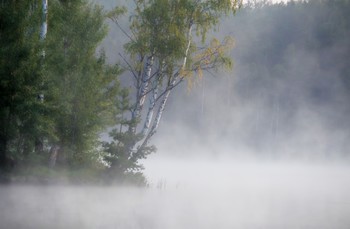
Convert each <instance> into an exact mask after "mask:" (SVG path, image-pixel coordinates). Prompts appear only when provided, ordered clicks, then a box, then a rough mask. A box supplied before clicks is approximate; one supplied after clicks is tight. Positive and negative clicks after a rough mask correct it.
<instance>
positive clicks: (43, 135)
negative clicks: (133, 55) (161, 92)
mask: <svg viewBox="0 0 350 229" xmlns="http://www.w3.org/2000/svg"><path fill="white" fill-rule="evenodd" d="M39 2H40V1H34V0H33V1H5V2H3V3H1V4H0V18H1V19H0V44H1V46H0V47H1V49H0V52H1V56H0V58H1V59H0V74H1V81H0V87H1V88H0V93H1V101H0V103H1V110H0V116H1V121H0V146H1V148H0V156H1V157H0V162H1V165H0V168H1V169H5V170H6V171H8V172H11V173H12V174H13V177H12V178H11V179H15V180H23V179H24V180H26V179H27V178H28V179H29V177H31V176H32V177H37V179H39V180H46V179H53V180H55V179H58V177H65V174H66V175H67V177H69V179H73V180H74V179H75V178H74V177H76V179H85V178H84V176H82V173H85V172H79V171H90V173H91V176H90V175H87V177H90V178H91V179H93V177H96V178H97V177H101V173H103V169H104V168H105V166H104V165H103V161H102V155H101V154H103V153H102V151H101V149H100V148H101V147H100V142H99V139H100V133H101V132H102V131H103V130H105V128H106V127H107V126H108V125H110V124H111V122H112V120H113V117H114V116H115V115H117V114H118V112H119V108H118V106H119V105H118V104H119V100H118V96H119V94H120V93H122V90H121V87H120V84H119V81H118V75H119V74H120V73H121V70H120V68H119V67H118V66H117V65H115V66H110V65H107V64H106V60H105V55H104V53H103V51H101V52H100V53H99V54H97V48H98V45H99V43H100V42H101V40H102V39H103V38H104V37H105V36H106V32H107V29H106V26H105V24H104V20H105V17H104V13H103V11H102V8H101V7H98V6H94V5H92V4H90V3H88V2H87V1H84V0H79V1H50V5H49V14H48V15H49V17H48V20H49V32H48V34H47V36H46V39H45V41H43V40H40V36H39V35H40V32H39V30H40V25H41V23H42V16H41V15H42V10H41V5H40V4H39ZM43 51H45V52H44V54H45V55H44V56H43V55H42V54H43ZM38 95H43V97H42V96H41V97H40V99H38ZM49 158H50V160H51V161H54V162H55V163H51V165H52V166H55V167H54V168H53V169H52V168H51V169H50V170H49V168H48V164H49ZM56 159H57V160H56ZM56 162H57V163H56ZM51 170H52V171H51ZM47 171H50V172H47ZM64 171H72V174H70V173H65V172H64ZM74 171H76V172H74ZM40 174H42V175H40ZM45 174H46V175H45ZM50 174H52V176H51V175H50ZM55 174H56V175H55ZM77 174H81V175H77ZM17 176H18V177H17ZM4 177H7V175H6V176H4ZM16 177H17V178H16ZM40 177H41V178H40ZM55 177H57V178H55ZM90 178H88V179H90ZM4 179H5V178H4ZM6 179H10V178H6ZM33 179H34V178H33Z"/></svg>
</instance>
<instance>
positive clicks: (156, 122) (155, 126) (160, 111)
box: [140, 22, 193, 148]
mask: <svg viewBox="0 0 350 229" xmlns="http://www.w3.org/2000/svg"><path fill="white" fill-rule="evenodd" d="M192 28H193V23H192V22H190V25H189V29H188V33H187V38H188V43H187V47H186V50H185V55H184V59H183V63H182V69H183V70H184V69H185V68H186V64H187V58H188V53H189V50H190V47H191V42H192ZM178 80H179V76H178V75H177V76H176V77H174V79H173V80H172V81H171V83H170V85H169V86H168V87H167V89H166V90H167V91H166V93H165V94H164V97H163V99H162V101H161V103H160V105H159V108H158V111H157V116H156V117H155V119H154V122H153V125H152V128H151V130H150V131H149V132H148V134H147V136H146V137H145V139H144V140H143V142H142V144H141V146H140V148H143V147H145V146H146V145H147V144H148V142H149V140H150V139H151V137H152V136H153V135H154V134H155V133H156V131H157V129H158V127H159V123H160V120H161V118H162V115H163V112H164V109H165V105H166V103H167V101H168V98H169V95H170V93H171V90H172V89H173V87H174V85H175V83H176V82H177V81H178ZM151 113H152V116H153V109H152V111H151ZM148 121H149V122H150V121H151V120H148ZM148 129H149V127H148Z"/></svg>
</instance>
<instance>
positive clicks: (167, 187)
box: [0, 160, 350, 229]
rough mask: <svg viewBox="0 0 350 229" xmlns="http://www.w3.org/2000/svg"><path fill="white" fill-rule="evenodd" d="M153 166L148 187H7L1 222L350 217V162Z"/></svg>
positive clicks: (239, 224)
mask: <svg viewBox="0 0 350 229" xmlns="http://www.w3.org/2000/svg"><path fill="white" fill-rule="evenodd" d="M149 166H150V171H149V175H150V176H151V177H152V178H151V181H152V182H153V181H154V182H155V184H154V185H151V187H149V188H127V187H82V186H76V187H65V186H45V187H38V186H33V187H28V186H7V187H1V189H0V198H1V201H0V206H1V214H0V221H1V228H152V229H158V228H159V229H160V228H344V229H345V228H349V225H350V219H349V217H348V216H349V213H350V199H349V191H350V175H349V174H350V173H349V172H350V171H349V168H348V167H344V166H331V165H327V166H325V165H301V164H290V163H270V162H266V163H261V162H259V163H256V162H239V163H238V162H233V161H228V160H225V161H220V162H208V161H205V160H201V161H197V162H194V161H188V162H187V163H186V162H184V161H177V160H171V161H168V162H165V164H164V161H163V163H161V164H157V165H155V164H153V165H152V166H151V164H149ZM151 168H152V169H151ZM153 173H154V174H153ZM156 177H158V178H156ZM155 178H156V179H155ZM152 179H155V180H152ZM157 179H160V180H157Z"/></svg>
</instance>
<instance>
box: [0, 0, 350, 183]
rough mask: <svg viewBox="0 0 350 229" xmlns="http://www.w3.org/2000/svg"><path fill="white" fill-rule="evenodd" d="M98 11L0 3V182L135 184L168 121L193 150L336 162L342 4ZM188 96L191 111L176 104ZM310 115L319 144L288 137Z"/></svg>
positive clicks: (343, 90) (345, 78) (345, 2)
mask: <svg viewBox="0 0 350 229" xmlns="http://www.w3.org/2000/svg"><path fill="white" fill-rule="evenodd" d="M110 2H111V1H101V2H99V1H96V2H90V1H87V0H52V1H48V3H49V5H48V11H47V14H45V13H44V15H45V16H43V10H42V5H41V4H42V3H41V1H37V0H30V1H27V0H26V1H24V0H22V1H6V0H2V1H0V77H1V78H0V96H1V98H0V170H1V174H0V181H1V182H3V183H9V182H10V183H11V182H12V183H22V182H29V183H31V182H33V183H78V184H84V183H96V184H104V183H114V182H122V183H125V182H127V183H131V184H136V185H146V184H147V180H146V178H145V177H144V175H143V172H142V171H143V166H142V163H141V162H140V161H141V160H143V159H146V158H147V156H148V155H150V154H151V153H154V152H155V151H156V146H157V144H154V143H153V142H152V139H153V138H152V137H153V135H154V136H155V137H156V136H157V134H162V132H163V133H164V132H165V134H166V132H167V131H168V132H170V133H171V132H173V131H174V129H172V126H171V125H170V126H167V123H170V122H175V123H176V120H177V119H179V117H186V119H184V120H182V122H183V123H185V125H186V126H189V127H191V129H192V131H191V132H190V133H183V135H184V136H188V135H196V133H195V131H194V130H196V131H198V132H197V135H198V134H199V133H200V132H201V133H208V134H206V135H205V136H201V141H203V142H210V143H213V142H215V141H216V140H218V139H220V140H224V141H227V142H229V145H230V146H232V147H235V146H237V145H242V144H244V145H249V147H250V148H251V149H254V151H255V152H258V154H272V155H274V156H282V155H279V154H280V152H283V153H284V154H289V155H293V154H295V152H294V151H293V150H292V149H293V145H298V147H299V148H298V150H299V151H302V148H303V147H304V148H305V150H306V149H309V148H310V145H311V146H315V147H316V148H315V151H317V155H320V154H321V155H323V156H332V153H337V155H339V154H340V155H342V156H350V155H349V152H347V151H348V149H349V143H348V141H347V139H348V137H349V136H350V133H349V131H348V130H349V128H350V120H349V118H348V114H349V112H350V104H349V99H350V98H349V97H350V78H349V77H350V70H349V68H348V67H349V66H350V39H349V36H350V14H349V12H350V1H349V0H310V1H302V2H295V1H290V2H288V3H275V4H273V3H269V2H254V3H252V2H250V3H249V2H248V3H245V4H243V5H241V4H240V2H238V1H237V2H236V1H234V2H233V3H232V1H204V3H198V1H190V0H179V1H168V0H153V1H135V6H134V8H133V10H134V11H131V12H130V9H129V8H130V6H129V5H128V6H122V5H120V6H117V7H115V5H117V4H118V3H116V4H114V3H113V4H110ZM102 3H103V5H99V4H102ZM231 4H232V5H231ZM112 5H113V7H112ZM114 7H115V8H114ZM131 8H132V6H131ZM165 9H168V10H165ZM164 12H166V13H164ZM128 14H131V15H132V17H131V16H129V18H128V16H127V15H128ZM123 17H124V19H123ZM125 18H127V19H125ZM45 22H47V34H46V35H45V37H44V38H43V36H42V35H41V36H40V34H41V33H42V32H41V29H42V25H43V23H45ZM192 29H193V30H192ZM218 31H220V32H218ZM222 31H224V32H227V34H226V33H225V34H223V32H222ZM192 33H193V34H194V35H193V36H195V38H194V39H193V40H192V35H191V34H192ZM226 35H229V36H230V37H226ZM128 36H130V37H128ZM214 37H216V38H214ZM125 40H126V41H125ZM197 40H198V41H197ZM124 41H125V42H124ZM233 43H234V45H233ZM232 47H233V49H231V48H232ZM119 49H121V50H119ZM224 68H227V69H231V68H233V71H225V72H221V69H224ZM228 78H231V80H229V81H226V79H228ZM201 81H203V82H207V86H206V91H211V92H206V93H208V94H207V95H204V96H205V99H204V100H203V97H202V96H203V94H201V92H198V93H197V94H196V84H200V82H201ZM227 82H229V83H227ZM223 84H224V85H225V89H224V90H222V88H221V87H220V85H221V86H222V85H223ZM130 85H131V86H130ZM178 85H179V89H177V88H176V91H173V89H175V87H177V86H178ZM208 85H209V86H208ZM133 87H134V88H133ZM191 88H192V89H191ZM218 88H220V89H218ZM188 90H194V92H193V94H190V96H192V97H191V98H190V99H187V100H189V101H190V103H189V105H188V106H190V107H191V108H196V107H197V108H198V109H186V106H185V105H181V104H176V101H181V99H183V98H185V97H186V96H188V93H187V92H186V91H188ZM199 91H200V90H199ZM170 92H171V93H172V94H171V96H173V97H171V96H170ZM214 92H215V93H216V94H215V93H214ZM210 93H211V95H210V96H209V94H210ZM214 94H215V95H214ZM168 98H170V99H169V100H170V102H169V104H168V105H167V107H166V106H165V105H166V104H167V102H168ZM186 98H187V97H186ZM146 100H147V101H146ZM148 100H149V101H148ZM145 101H146V102H145ZM203 101H204V102H203ZM218 101H220V102H219V103H218ZM301 101H302V105H303V107H302V111H301V108H300V102H301ZM253 103H254V107H255V109H254V110H253V111H250V110H248V111H247V110H245V113H244V114H245V116H244V118H243V119H244V120H238V121H237V119H238V117H237V116H236V114H237V113H239V112H240V111H239V109H243V110H244V109H245V108H246V107H244V106H243V104H245V105H247V106H248V105H249V104H253ZM210 104H216V106H215V109H212V108H210ZM175 105H176V106H175ZM175 107H176V108H175ZM256 107H257V109H256ZM193 110H195V112H194V111H193ZM198 110H200V111H201V112H202V116H201V117H202V118H201V119H198V112H197V111H198ZM163 111H164V119H165V120H164V121H165V122H164V123H163V124H162V130H160V131H159V133H156V132H157V130H158V126H159V124H160V123H161V118H162V115H163ZM311 113H312V114H317V119H318V121H320V122H322V123H323V124H322V127H320V128H321V129H322V128H325V129H327V130H329V131H330V132H331V133H332V135H331V137H329V138H330V139H331V142H329V140H328V139H326V137H323V136H321V137H320V136H316V137H313V138H311V139H307V140H305V138H295V137H294V136H295V135H296V132H297V129H298V128H301V127H303V128H304V127H305V125H306V126H307V125H312V123H313V122H316V121H315V120H312V119H310V117H308V116H307V115H310V114H311ZM300 116H302V118H304V119H303V120H304V122H302V123H300V122H297V120H300ZM311 116H312V115H311ZM235 118H236V119H235ZM240 119H242V118H241V117H240ZM213 129H219V131H217V132H213V131H212V130H213ZM166 130H167V131H166ZM322 130H323V129H322ZM179 131H180V132H181V131H186V130H181V129H180V130H179ZM314 131H316V132H317V131H318V129H316V130H314ZM320 131H321V130H320ZM170 133H168V135H170ZM214 133H215V134H214ZM309 134H310V135H311V136H314V135H313V134H312V133H309ZM214 135H215V136H214ZM298 135H299V132H298ZM106 136H107V137H106ZM326 136H329V135H326ZM186 138H187V137H186ZM173 141H176V139H175V140H173ZM186 141H188V142H189V141H194V140H193V138H191V137H188V138H187V139H186ZM158 142H159V141H158ZM324 142H327V144H322V143H324ZM174 144H176V143H174ZM184 145H186V144H184ZM286 148H287V149H288V150H286ZM282 149H283V150H282ZM185 150H186V149H185ZM218 150H219V149H218ZM298 153H299V154H300V152H298Z"/></svg>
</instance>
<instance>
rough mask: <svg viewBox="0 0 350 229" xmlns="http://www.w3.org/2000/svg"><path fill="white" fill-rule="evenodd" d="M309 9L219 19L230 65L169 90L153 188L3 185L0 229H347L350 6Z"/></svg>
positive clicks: (272, 9)
mask: <svg viewBox="0 0 350 229" xmlns="http://www.w3.org/2000/svg"><path fill="white" fill-rule="evenodd" d="M310 2H312V1H310ZM340 2H342V1H340ZM344 2H345V1H344ZM103 3H104V4H105V6H106V8H107V9H108V7H111V6H112V5H113V4H112V2H111V1H107V0H105V1H103ZM313 3H314V5H312V4H310V5H307V4H306V3H305V4H301V3H300V4H296V3H290V4H289V5H288V6H287V5H282V4H280V5H274V6H271V5H270V6H267V5H266V6H263V7H261V8H257V9H254V7H252V8H251V9H244V10H242V11H241V12H239V13H238V14H237V15H236V16H233V17H229V18H228V19H223V22H222V23H221V25H220V26H219V28H218V30H217V32H216V33H215V34H212V36H216V37H219V38H220V37H221V38H222V37H224V36H225V35H227V34H230V35H232V36H233V37H234V38H235V43H236V44H235V48H234V49H233V51H232V57H233V59H234V61H235V65H234V69H233V71H232V72H211V73H207V74H206V75H205V76H204V77H203V79H198V80H196V81H195V84H194V86H193V87H192V88H191V89H189V88H188V86H187V85H186V84H183V85H182V87H180V88H178V89H177V90H176V91H175V93H174V96H173V97H171V100H170V102H169V104H168V106H167V110H166V111H165V114H164V116H163V117H164V119H163V120H162V123H161V126H160V129H159V131H158V132H157V134H156V135H155V138H154V140H153V142H154V144H155V145H156V146H157V148H158V151H157V153H155V154H152V155H151V156H149V158H147V159H146V160H144V161H143V164H144V166H145V175H146V177H147V179H148V182H149V187H147V188H135V187H115V186H110V187H104V186H101V187H91V186H73V187H71V186H44V187H41V186H18V185H14V186H6V187H5V186H4V187H1V188H0V209H1V210H0V228H4V229H5V228H6V229H10V228H121V229H129V228H130V229H131V228H133V229H141V228H145V229H172V228H174V229H175V228H176V229H179V228H183V229H186V228H188V229H197V228H198V229H202V228H208V229H209V228H238V229H240V228H249V229H250V228H254V229H255V228H266V229H273V228H276V229H279V228H285V229H287V228H291V229H295V228H303V229H309V228H317V229H323V228H324V229H326V228H327V229H331V228H337V229H347V228H350V218H349V215H350V194H349V193H350V167H349V156H350V152H349V149H350V145H349V144H350V142H349V139H350V138H349V137H350V131H349V130H350V129H349V127H350V122H349V112H350V103H349V98H350V97H349V96H350V83H349V80H348V77H349V70H348V67H349V66H350V62H349V60H350V56H349V53H350V42H349V39H348V37H349V35H350V23H349V21H350V20H349V16H346V9H350V7H349V3H347V4H345V3H344V4H345V5H346V7H347V8H346V7H344V9H343V11H342V7H339V5H336V4H335V3H334V4H335V5H332V4H333V3H332V2H330V3H329V4H330V5H332V6H334V7H335V8H334V9H332V7H329V9H327V8H326V7H324V6H321V5H320V6H319V5H317V4H318V2H316V1H314V2H313ZM293 4H294V5H293ZM336 6H337V7H336ZM318 7H319V8H318ZM344 15H345V16H344ZM339 21H341V22H342V23H338V22H339ZM327 26H329V27H327ZM110 29H111V32H110V34H109V36H108V37H107V39H106V40H105V43H104V44H103V45H102V46H103V47H110V45H111V44H112V47H115V49H118V47H120V43H119V42H117V41H120V40H123V39H124V38H120V37H118V38H115V37H116V36H117V34H118V30H117V28H115V27H113V26H112V25H111V28H110ZM113 45H114V46H113ZM115 49H113V48H108V49H107V48H106V53H107V56H108V58H109V60H110V61H111V62H113V61H115V60H116V59H117V58H118V55H117V54H118V53H117V52H116V51H115ZM126 83H128V82H127V80H126Z"/></svg>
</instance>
